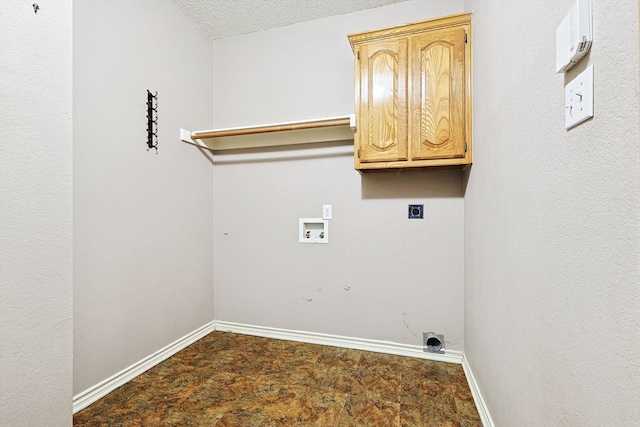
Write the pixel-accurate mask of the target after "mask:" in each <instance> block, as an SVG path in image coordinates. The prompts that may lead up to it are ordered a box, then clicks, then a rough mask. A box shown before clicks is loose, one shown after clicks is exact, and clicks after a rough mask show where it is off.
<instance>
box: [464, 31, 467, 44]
mask: <svg viewBox="0 0 640 427" xmlns="http://www.w3.org/2000/svg"><path fill="white" fill-rule="evenodd" d="M464 42H465V43H467V33H464Z"/></svg>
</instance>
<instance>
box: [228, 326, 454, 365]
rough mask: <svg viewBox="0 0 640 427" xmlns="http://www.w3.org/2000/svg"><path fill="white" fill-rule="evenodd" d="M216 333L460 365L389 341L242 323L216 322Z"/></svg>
mask: <svg viewBox="0 0 640 427" xmlns="http://www.w3.org/2000/svg"><path fill="white" fill-rule="evenodd" d="M216 331H224V332H235V333H237V334H246V335H254V336H258V337H265V338H276V339H282V340H288V341H298V342H306V343H309V344H321V345H330V346H333V347H341V348H350V349H353V350H364V351H372V352H375V353H386V354H394V355H397V356H409V357H417V358H420V359H428V360H436V361H438V362H448V363H457V364H461V363H462V359H463V354H462V352H460V351H456V350H446V351H445V353H444V354H440V353H427V352H424V351H423V350H422V346H418V345H409V344H400V343H395V342H390V341H379V340H371V339H364V338H353V337H343V336H340V335H330V334H320V333H317V332H304V331H295V330H291V329H279V328H270V327H265V326H255V325H245V324H242V323H233V322H225V321H222V320H216Z"/></svg>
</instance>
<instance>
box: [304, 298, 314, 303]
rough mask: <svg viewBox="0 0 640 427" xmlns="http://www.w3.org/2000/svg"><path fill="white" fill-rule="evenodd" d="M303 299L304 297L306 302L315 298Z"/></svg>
mask: <svg viewBox="0 0 640 427" xmlns="http://www.w3.org/2000/svg"><path fill="white" fill-rule="evenodd" d="M302 299H303V300H304V301H306V302H311V301H313V298H302Z"/></svg>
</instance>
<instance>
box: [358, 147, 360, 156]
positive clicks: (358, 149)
mask: <svg viewBox="0 0 640 427" xmlns="http://www.w3.org/2000/svg"><path fill="white" fill-rule="evenodd" d="M358 158H360V149H359V148H358Z"/></svg>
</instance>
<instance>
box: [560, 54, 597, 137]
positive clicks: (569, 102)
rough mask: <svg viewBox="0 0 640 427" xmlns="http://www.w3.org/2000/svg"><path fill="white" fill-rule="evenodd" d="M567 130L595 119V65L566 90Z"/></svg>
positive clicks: (574, 80)
mask: <svg viewBox="0 0 640 427" xmlns="http://www.w3.org/2000/svg"><path fill="white" fill-rule="evenodd" d="M564 95H565V127H566V129H567V130H569V129H571V128H572V127H574V126H576V125H578V124H580V123H582V122H584V121H585V120H587V119H589V118H591V117H593V65H590V66H589V67H588V68H587V69H586V70H584V71H583V72H582V73H580V74H579V75H578V76H577V77H576V78H575V79H573V80H571V81H570V82H569V84H567V86H565V88H564Z"/></svg>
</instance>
